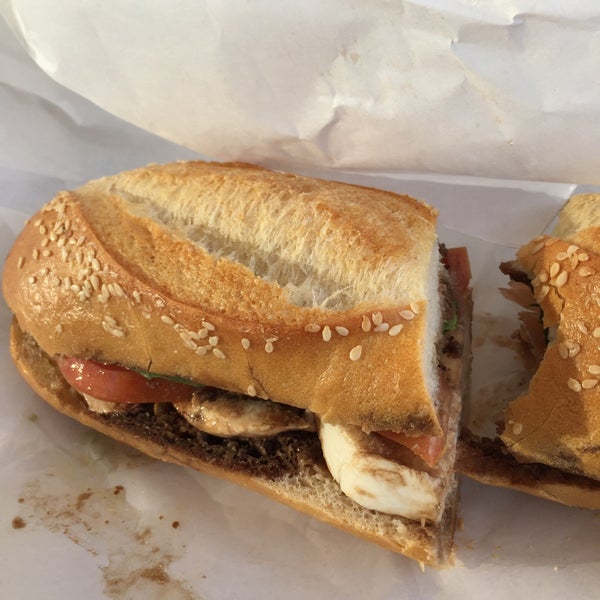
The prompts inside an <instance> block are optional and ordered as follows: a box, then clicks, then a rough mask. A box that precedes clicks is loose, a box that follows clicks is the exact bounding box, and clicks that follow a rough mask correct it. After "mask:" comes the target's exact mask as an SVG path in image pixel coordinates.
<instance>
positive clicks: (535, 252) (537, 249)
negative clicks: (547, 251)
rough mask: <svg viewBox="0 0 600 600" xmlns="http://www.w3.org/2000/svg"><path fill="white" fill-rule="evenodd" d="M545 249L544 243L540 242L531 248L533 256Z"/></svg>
mask: <svg viewBox="0 0 600 600" xmlns="http://www.w3.org/2000/svg"><path fill="white" fill-rule="evenodd" d="M543 247H544V242H538V243H537V244H535V246H532V248H531V254H537V253H538V252H539V251H540V250H541V249H542V248H543Z"/></svg>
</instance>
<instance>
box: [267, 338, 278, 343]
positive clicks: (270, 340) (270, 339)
mask: <svg viewBox="0 0 600 600" xmlns="http://www.w3.org/2000/svg"><path fill="white" fill-rule="evenodd" d="M278 339H279V338H278V337H270V338H267V339H266V340H265V342H271V343H273V342H276V341H277V340H278Z"/></svg>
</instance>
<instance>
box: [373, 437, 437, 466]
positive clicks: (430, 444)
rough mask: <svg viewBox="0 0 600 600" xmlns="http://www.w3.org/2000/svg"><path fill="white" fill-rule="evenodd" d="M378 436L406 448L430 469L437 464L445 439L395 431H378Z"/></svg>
mask: <svg viewBox="0 0 600 600" xmlns="http://www.w3.org/2000/svg"><path fill="white" fill-rule="evenodd" d="M377 433H379V434H380V435H382V436H384V437H386V438H388V439H390V440H393V441H394V442H397V443H398V444H402V445H403V446H406V447H407V448H408V449H409V450H411V451H412V452H414V453H415V454H416V455H417V456H418V457H419V458H421V459H423V460H424V461H425V462H426V463H427V464H428V465H429V466H430V467H435V465H437V463H438V462H439V460H440V458H441V456H442V454H443V452H444V448H445V447H446V437H445V436H441V437H433V436H429V435H416V436H410V435H405V434H403V433H397V432H395V431H378V432H377Z"/></svg>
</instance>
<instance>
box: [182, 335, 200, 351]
mask: <svg viewBox="0 0 600 600" xmlns="http://www.w3.org/2000/svg"><path fill="white" fill-rule="evenodd" d="M180 335H181V339H182V340H183V345H184V346H185V347H186V348H189V349H190V350H196V348H198V344H196V342H194V340H192V339H191V338H190V337H189V336H188V337H183V334H180Z"/></svg>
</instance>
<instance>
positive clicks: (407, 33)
mask: <svg viewBox="0 0 600 600" xmlns="http://www.w3.org/2000/svg"><path fill="white" fill-rule="evenodd" d="M0 11H1V13H2V14H4V16H5V17H6V18H7V19H8V20H9V21H10V22H11V24H12V25H13V27H14V29H15V31H17V32H19V35H20V36H21V38H22V39H23V40H24V42H25V43H26V45H27V47H28V49H29V52H30V53H31V55H32V56H33V57H34V58H35V59H36V60H37V62H38V63H39V64H40V65H41V66H42V68H44V69H45V70H46V71H47V72H48V73H49V74H50V75H51V76H52V77H54V78H56V80H57V81H59V82H61V83H62V84H63V85H65V86H67V87H69V88H70V89H72V90H75V91H76V92H78V93H79V94H82V95H83V96H84V97H86V98H89V99H91V100H92V101H94V102H95V103H97V104H98V105H99V106H101V107H103V108H105V109H107V110H108V111H110V112H111V113H113V114H115V115H117V116H119V117H121V118H123V119H125V120H127V121H129V122H132V123H135V124H137V125H140V126H141V127H143V128H144V129H147V130H149V131H153V132H155V133H158V134H159V135H161V136H163V137H165V138H167V139H170V140H172V141H174V142H177V143H178V144H183V145H185V146H187V147H188V148H191V149H194V150H196V151H198V152H202V153H204V154H206V155H209V156H212V157H215V158H219V159H228V160H231V159H240V158H241V159H243V160H247V161H251V162H259V163H265V162H268V163H269V164H271V165H273V164H275V163H279V164H281V165H285V166H287V167H288V168H289V167H290V166H292V165H293V166H295V167H296V168H311V167H314V166H316V165H318V166H321V167H323V166H325V167H335V168H338V169H339V168H342V169H360V170H365V169H367V170H391V171H395V172H398V171H404V172H411V171H412V172H429V173H454V174H457V173H458V174H467V175H479V176H486V177H500V178H512V179H530V180H544V181H569V182H578V183H599V182H600V154H599V153H598V152H597V148H598V147H599V145H600V128H599V127H598V126H597V123H598V122H599V119H600V83H599V81H600V80H599V79H598V72H599V70H600V38H599V36H598V26H599V24H600V7H599V5H598V3H597V2H594V1H593V0H587V1H583V0H579V1H577V2H569V3H565V2H564V1H563V0H545V1H544V2H540V1H536V0H523V1H521V2H518V3H514V2H506V1H504V0H494V1H488V2H485V3H481V2H473V1H472V0H412V1H411V0H398V1H396V2H359V3H356V2H353V1H351V0H309V1H308V2H274V1H272V0H256V1H253V2H240V1H236V0H217V1H206V2H193V1H184V2H178V3H177V4H176V5H173V4H172V3H169V2H162V3H161V2H145V1H143V0H137V1H130V2H117V1H116V0H108V1H104V2H83V3H82V2H77V3H73V2H72V1H70V0H54V1H53V2H51V3H42V2H39V1H36V0H2V1H0Z"/></svg>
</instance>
